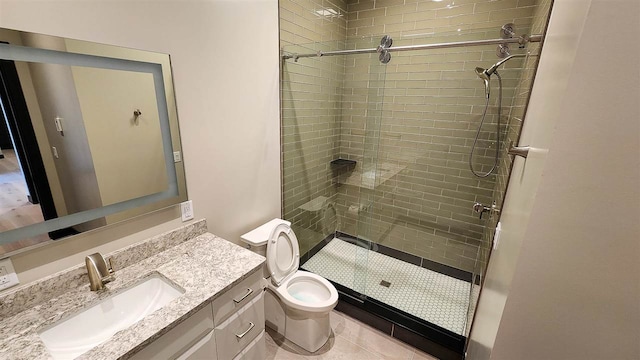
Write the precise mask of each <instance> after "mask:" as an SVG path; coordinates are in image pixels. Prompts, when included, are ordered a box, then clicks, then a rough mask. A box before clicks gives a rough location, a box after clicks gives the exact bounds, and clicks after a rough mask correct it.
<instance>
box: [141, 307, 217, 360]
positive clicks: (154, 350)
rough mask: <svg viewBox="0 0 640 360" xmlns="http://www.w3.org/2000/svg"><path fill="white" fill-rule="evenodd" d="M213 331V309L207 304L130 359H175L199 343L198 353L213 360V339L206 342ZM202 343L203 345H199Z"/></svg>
mask: <svg viewBox="0 0 640 360" xmlns="http://www.w3.org/2000/svg"><path fill="white" fill-rule="evenodd" d="M213 329H214V327H213V309H212V308H211V304H207V306H205V307H204V308H202V309H201V310H199V311H198V312H197V313H195V314H193V315H191V317H189V318H188V319H186V320H185V321H183V322H181V323H180V324H179V325H178V326H176V327H174V328H173V329H171V330H169V332H168V333H166V334H164V335H162V336H161V337H160V338H158V339H157V340H155V341H154V342H152V343H151V344H149V345H147V347H145V348H144V349H142V350H141V351H140V352H138V353H136V354H135V355H133V357H131V358H132V359H136V360H149V359H175V358H176V357H178V356H181V355H183V354H184V353H185V352H188V351H189V349H191V348H192V347H196V345H198V343H200V344H199V347H200V350H199V351H198V353H199V354H210V356H208V357H207V358H209V359H215V357H216V351H215V349H216V346H215V339H210V341H207V340H208V339H207V335H209V334H210V333H211V331H212V330H213ZM203 339H204V340H203ZM202 341H204V343H201V342H202Z"/></svg>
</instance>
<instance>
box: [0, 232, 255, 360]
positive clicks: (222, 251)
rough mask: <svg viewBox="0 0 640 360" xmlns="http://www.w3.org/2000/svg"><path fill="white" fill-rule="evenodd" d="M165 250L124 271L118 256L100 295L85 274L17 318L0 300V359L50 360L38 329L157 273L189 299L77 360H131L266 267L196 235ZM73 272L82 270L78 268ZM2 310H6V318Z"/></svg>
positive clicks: (219, 240) (234, 247)
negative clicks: (137, 353) (262, 267)
mask: <svg viewBox="0 0 640 360" xmlns="http://www.w3.org/2000/svg"><path fill="white" fill-rule="evenodd" d="M205 226H206V225H205ZM145 245H146V244H145ZM156 247H157V246H156ZM162 250H163V251H161V252H157V253H156V254H154V255H153V256H150V257H147V258H145V259H142V260H140V261H139V262H135V263H132V264H129V265H128V266H127V267H125V268H123V269H121V270H118V267H117V264H118V261H117V260H118V256H117V255H114V258H115V259H116V261H115V264H114V267H115V268H116V272H115V276H116V279H115V281H113V282H111V283H108V284H107V285H106V289H104V290H101V291H96V292H94V291H90V290H89V287H88V282H89V281H88V278H87V277H86V271H84V282H82V281H76V282H73V284H74V285H75V286H72V287H71V288H67V289H66V290H65V291H63V292H62V293H61V294H59V295H57V296H54V297H53V298H50V299H45V300H44V301H42V302H40V303H37V304H34V305H33V306H28V307H26V308H24V309H20V310H21V311H20V312H19V313H16V314H12V313H11V312H9V311H6V310H7V309H6V308H8V306H5V309H3V308H2V303H3V302H5V305H6V303H9V304H10V303H12V302H13V303H15V306H18V302H19V301H18V298H19V296H18V295H15V294H13V296H4V295H0V317H1V318H0V321H1V326H0V358H2V359H49V358H51V356H50V355H49V353H48V352H47V349H46V348H45V345H44V344H43V342H42V341H41V340H40V337H39V336H38V331H39V330H40V329H42V328H44V327H46V326H48V325H51V324H53V323H55V322H56V321H58V320H60V319H62V318H65V317H67V316H69V315H73V314H75V313H77V312H78V311H80V310H82V309H84V308H87V307H89V306H91V305H92V304H94V303H97V302H99V301H101V300H103V299H104V298H107V297H109V296H111V295H113V294H116V293H118V292H119V291H121V290H123V289H126V288H129V287H131V286H132V285H135V284H137V283H138V282H139V281H140V280H141V279H143V278H145V277H148V276H150V275H153V274H156V273H159V274H161V275H162V276H164V277H166V278H167V279H169V280H170V281H171V282H173V283H174V284H176V285H178V286H180V287H181V288H183V289H184V290H185V293H184V294H182V295H181V296H180V297H179V298H177V299H175V300H173V301H172V302H170V303H169V304H167V305H165V306H164V307H162V308H161V309H159V310H157V311H155V312H154V313H152V314H150V315H148V316H146V317H145V318H143V319H142V320H140V321H139V322H137V323H135V324H134V325H132V326H130V327H129V328H127V329H125V330H122V331H120V332H118V333H116V334H115V335H114V336H112V337H111V338H110V339H109V340H107V341H106V342H104V343H102V344H100V345H98V346H97V347H95V348H93V349H92V350H90V351H88V352H86V353H84V354H82V355H81V356H80V357H79V358H78V359H127V358H129V357H130V356H132V355H133V354H135V353H136V352H138V351H139V350H141V349H142V348H144V347H145V346H146V345H147V344H149V343H151V342H152V341H154V340H156V339H157V338H159V337H160V336H162V335H163V334H165V333H166V332H168V331H169V330H170V329H172V328H173V327H175V326H176V325H178V324H179V323H180V322H181V321H182V320H184V319H186V318H188V317H189V316H191V315H192V314H194V313H195V312H197V311H198V310H200V309H201V308H203V307H204V306H206V305H207V304H208V303H209V302H211V301H212V300H213V299H215V298H216V297H218V296H219V295H221V294H222V293H224V291H226V290H228V289H230V288H231V287H233V286H234V285H236V284H237V283H239V282H240V281H242V280H243V279H245V278H246V277H248V276H249V275H251V274H253V273H254V272H255V271H258V270H259V269H260V268H261V266H262V264H263V263H264V261H265V259H264V257H262V256H260V255H257V254H255V253H253V252H251V251H249V250H247V249H244V248H242V247H240V246H237V245H235V244H232V243H231V242H229V241H226V240H224V239H222V238H219V237H216V236H215V235H213V234H210V233H203V234H200V235H197V236H195V237H193V238H191V239H188V240H186V241H182V242H178V243H177V244H172V245H171V247H168V248H166V249H162ZM130 252H131V251H130ZM123 256H124V252H122V253H121V254H120V259H121V260H122V258H123ZM105 257H106V256H105ZM69 271H75V272H81V271H82V270H81V269H79V268H75V269H71V270H69ZM81 275H82V274H81ZM56 276H59V277H60V276H65V274H62V273H61V274H56ZM76 278H82V277H81V276H76ZM49 283H51V279H49ZM40 287H42V285H40ZM3 296H4V297H3ZM2 310H5V311H4V314H3V313H2ZM3 315H9V316H3Z"/></svg>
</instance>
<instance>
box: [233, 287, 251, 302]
mask: <svg viewBox="0 0 640 360" xmlns="http://www.w3.org/2000/svg"><path fill="white" fill-rule="evenodd" d="M251 294H253V289H247V293H246V294H244V295H243V296H242V297H241V298H240V299H238V300H236V299H233V302H234V303H236V304H239V303H241V302H242V300H244V299H246V298H247V297H248V296H249V295H251Z"/></svg>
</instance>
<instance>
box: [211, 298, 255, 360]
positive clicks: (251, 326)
mask: <svg viewBox="0 0 640 360" xmlns="http://www.w3.org/2000/svg"><path fill="white" fill-rule="evenodd" d="M263 330H264V294H262V293H260V295H258V296H257V297H254V298H253V300H251V301H250V302H249V303H248V304H247V305H245V306H244V307H243V308H242V309H240V310H239V311H238V312H237V313H235V314H233V315H231V316H230V317H229V318H228V319H227V320H225V321H223V322H222V323H221V324H220V325H217V326H216V328H215V331H214V334H215V336H216V343H217V344H218V358H219V359H233V357H234V356H236V355H238V353H240V351H242V350H243V349H244V348H245V347H246V346H247V345H249V343H251V341H252V340H253V339H255V337H256V336H257V335H258V334H260V333H261V332H262V331H263Z"/></svg>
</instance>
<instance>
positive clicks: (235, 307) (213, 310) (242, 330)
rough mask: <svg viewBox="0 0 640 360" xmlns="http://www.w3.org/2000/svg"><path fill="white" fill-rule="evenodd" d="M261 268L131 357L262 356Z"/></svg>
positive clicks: (139, 359) (200, 359) (196, 359)
mask: <svg viewBox="0 0 640 360" xmlns="http://www.w3.org/2000/svg"><path fill="white" fill-rule="evenodd" d="M261 275H262V272H260V271H258V272H256V273H254V274H252V275H251V276H249V277H248V278H247V279H245V280H243V281H242V282H240V283H239V284H238V285H236V286H234V287H233V288H231V289H229V290H227V291H225V292H224V293H223V294H221V295H220V296H218V297H217V298H216V299H215V300H214V301H213V302H211V303H209V304H207V305H206V306H205V307H204V308H202V309H200V310H198V312H196V313H195V314H193V315H191V316H190V317H189V318H188V319H186V320H184V321H183V322H181V323H180V324H179V325H177V326H176V327H174V328H173V329H171V330H170V331H169V332H168V333H166V334H164V335H162V336H161V337H160V338H159V339H157V340H155V341H154V342H152V343H151V344H149V345H147V346H146V347H145V348H144V349H142V350H141V351H140V352H138V353H136V354H135V355H134V356H133V357H132V359H135V360H149V359H178V360H203V359H211V360H214V359H220V360H231V359H233V360H240V359H246V360H249V359H252V360H253V359H263V358H264V357H265V343H264V324H265V321H264V291H263V290H264V288H263V285H262V284H263V281H262V276H261Z"/></svg>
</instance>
